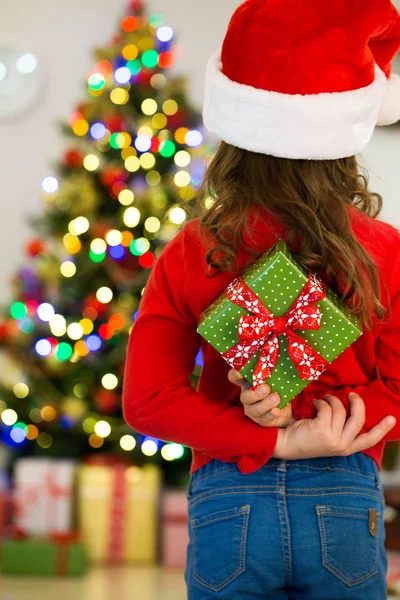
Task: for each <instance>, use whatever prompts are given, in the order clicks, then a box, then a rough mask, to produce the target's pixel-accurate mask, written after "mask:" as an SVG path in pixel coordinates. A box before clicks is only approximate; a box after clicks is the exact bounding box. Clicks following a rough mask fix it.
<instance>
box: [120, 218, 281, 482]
mask: <svg viewBox="0 0 400 600" xmlns="http://www.w3.org/2000/svg"><path fill="white" fill-rule="evenodd" d="M184 237H185V229H184V230H183V231H181V232H180V233H179V234H178V236H176V238H174V239H173V240H172V241H171V242H169V244H167V246H166V248H165V249H164V250H163V252H162V254H161V256H160V258H159V259H158V260H157V262H156V264H155V266H154V268H153V271H152V272H151V274H150V277H149V280H148V282H147V285H146V288H145V291H144V293H143V297H142V301H141V304H140V308H139V314H138V318H137V320H136V322H135V323H134V325H133V327H132V330H131V333H130V338H129V344H128V352H127V361H126V366H125V379H124V389H123V411H124V417H125V420H126V422H127V423H128V424H129V425H130V426H131V427H132V428H133V429H135V430H136V431H138V432H139V433H142V434H144V435H148V436H151V437H155V438H158V439H161V440H164V441H171V442H175V443H179V444H182V445H184V446H188V447H191V448H194V449H196V450H198V451H199V452H202V453H203V454H205V455H207V456H209V457H210V458H214V459H217V460H221V461H224V462H236V463H237V464H238V467H239V469H240V471H241V472H242V473H251V472H253V471H256V470H257V469H259V468H260V467H261V466H263V465H264V464H265V463H266V462H267V461H268V460H269V459H270V458H271V456H272V454H273V451H274V449H275V445H276V440H277V435H278V429H277V428H263V427H260V426H259V425H257V424H256V423H254V422H253V421H251V420H250V419H248V418H247V417H246V416H245V414H244V411H243V409H242V407H241V406H232V405H230V404H229V403H227V402H226V403H225V402H224V401H223V399H221V398H219V397H217V396H216V395H213V394H211V393H205V392H197V391H195V390H194V389H193V387H192V385H191V382H190V376H191V374H192V372H193V369H194V367H195V360H196V355H197V353H198V351H199V348H200V342H201V338H200V335H199V334H198V333H197V322H196V319H195V318H194V315H193V314H192V313H191V312H190V309H189V308H188V306H187V305H186V303H185V301H184V298H183V296H184V294H183V291H184V290H183V288H184V277H185V265H184V258H185V252H188V248H184V242H183V240H184ZM192 276H193V275H192Z"/></svg>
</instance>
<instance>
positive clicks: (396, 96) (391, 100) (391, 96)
mask: <svg viewBox="0 0 400 600" xmlns="http://www.w3.org/2000/svg"><path fill="white" fill-rule="evenodd" d="M399 120H400V77H399V76H398V75H391V76H390V77H389V80H388V82H387V89H386V94H385V97H384V99H383V104H382V106H381V111H380V113H379V119H378V125H392V124H393V123H396V122H397V121H399Z"/></svg>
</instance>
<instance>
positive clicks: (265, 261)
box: [197, 240, 362, 408]
mask: <svg viewBox="0 0 400 600" xmlns="http://www.w3.org/2000/svg"><path fill="white" fill-rule="evenodd" d="M197 331H198V332H199V334H200V335H201V336H202V337H203V338H204V339H206V340H207V341H208V342H209V343H210V344H211V345H212V346H213V347H214V348H216V350H218V352H219V353H220V354H221V355H222V356H223V358H224V359H225V360H226V361H227V362H228V363H229V365H230V366H231V367H233V368H234V369H236V370H237V371H240V372H241V373H242V375H243V376H244V377H245V378H246V379H247V381H248V383H249V386H250V387H251V388H252V389H255V388H256V387H257V386H258V385H261V384H262V383H264V382H267V383H268V385H269V386H270V387H271V390H272V391H273V392H276V393H278V394H279V395H280V397H281V403H280V405H279V406H280V408H283V407H284V406H286V404H288V403H289V402H291V401H292V400H293V399H294V398H295V397H296V396H297V395H298V394H299V393H300V392H301V391H302V390H303V389H304V388H305V387H307V385H309V383H311V381H315V380H317V379H318V378H319V377H320V376H321V375H322V373H323V372H324V371H325V370H326V369H327V368H328V367H329V364H330V363H332V362H333V361H334V360H335V359H336V358H337V357H338V356H339V355H340V354H342V352H344V351H345V350H346V349H347V348H348V347H349V346H350V345H351V344H353V343H354V342H355V341H356V340H357V339H358V338H359V337H360V336H361V335H362V328H361V326H360V324H359V322H358V321H357V320H356V319H355V318H354V317H353V316H352V315H351V314H349V311H348V310H347V309H346V306H345V305H344V304H343V303H342V301H341V300H340V299H339V298H338V297H337V296H336V294H335V293H334V292H333V291H332V290H331V289H329V288H328V287H327V286H326V285H325V283H324V282H323V281H322V279H321V278H320V277H319V276H317V275H314V274H309V273H307V271H305V269H304V268H303V267H302V266H301V265H300V264H299V263H298V262H297V261H296V260H295V259H294V258H293V256H292V255H291V254H290V252H289V250H288V247H287V246H286V244H285V242H283V241H282V240H279V241H278V242H277V243H276V244H275V246H273V248H271V249H270V250H269V252H267V253H266V254H264V255H263V256H262V257H261V258H260V259H259V260H258V261H257V262H256V263H255V264H254V265H253V266H252V267H251V269H250V270H248V271H247V272H246V273H245V274H244V275H242V276H241V277H238V278H236V279H235V280H234V281H233V282H232V283H231V284H230V285H229V286H228V288H227V289H226V290H225V292H224V293H223V294H222V295H221V296H220V297H219V298H217V299H216V300H215V302H213V304H211V306H210V307H209V308H208V309H207V310H206V311H204V313H203V314H202V315H201V319H200V323H199V326H198V329H197Z"/></svg>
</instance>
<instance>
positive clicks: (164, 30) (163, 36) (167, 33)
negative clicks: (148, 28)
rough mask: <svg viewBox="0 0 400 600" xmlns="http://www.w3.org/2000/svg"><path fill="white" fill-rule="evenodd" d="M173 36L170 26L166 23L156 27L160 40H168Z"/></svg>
mask: <svg viewBox="0 0 400 600" xmlns="http://www.w3.org/2000/svg"><path fill="white" fill-rule="evenodd" d="M173 36H174V31H173V29H172V27H169V26H168V25H163V26H162V27H159V28H158V29H157V38H158V39H159V40H160V42H170V41H171V40H172V38H173Z"/></svg>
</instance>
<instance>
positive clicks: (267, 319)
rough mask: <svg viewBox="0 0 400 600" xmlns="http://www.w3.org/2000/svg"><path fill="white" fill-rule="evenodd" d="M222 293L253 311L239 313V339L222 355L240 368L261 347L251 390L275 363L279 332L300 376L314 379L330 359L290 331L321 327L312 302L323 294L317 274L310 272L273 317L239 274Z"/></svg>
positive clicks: (278, 346) (323, 296) (316, 300)
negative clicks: (280, 312)
mask: <svg viewBox="0 0 400 600" xmlns="http://www.w3.org/2000/svg"><path fill="white" fill-rule="evenodd" d="M225 294H226V296H227V297H228V299H229V300H230V301H231V302H233V303H235V304H237V305H238V306H240V307H241V308H245V309H246V310H248V311H249V312H250V313H253V314H252V315H245V316H242V317H240V319H239V340H241V341H240V342H239V343H238V344H236V345H235V346H233V348H229V350H227V351H226V352H225V353H224V354H223V355H222V356H223V358H225V360H226V361H227V362H228V363H229V364H230V365H231V366H232V367H233V368H234V369H236V370H237V371H239V370H240V369H241V368H243V367H244V365H245V364H246V363H247V362H248V361H249V360H250V359H251V357H252V356H253V355H254V354H255V353H256V352H257V351H258V350H260V349H261V352H260V357H259V360H258V362H257V365H256V368H255V370H254V373H253V387H252V389H253V390H254V389H255V388H256V387H257V386H258V385H261V384H262V383H264V382H265V380H266V379H268V377H270V375H271V373H272V371H273V370H274V369H275V367H276V364H277V362H278V358H279V351H280V341H279V337H278V336H279V335H284V336H285V337H286V339H287V341H288V348H289V356H290V358H291V360H292V362H293V363H294V365H295V367H296V369H297V371H298V373H299V375H300V377H301V379H304V380H306V381H314V380H316V379H318V378H319V377H320V376H321V375H322V373H323V372H324V371H325V369H326V368H327V366H328V364H329V363H328V362H327V361H326V360H325V359H324V358H323V357H322V356H321V355H320V354H318V352H317V351H316V350H314V349H313V348H312V347H311V346H310V345H309V344H308V343H307V342H306V341H305V340H303V339H302V338H301V337H299V336H298V335H296V334H295V333H294V331H293V330H294V329H310V330H318V329H319V328H320V326H321V310H320V308H319V307H318V306H315V304H316V302H319V301H320V300H322V299H323V298H325V296H326V290H325V284H324V282H323V281H322V279H321V278H320V277H318V276H317V275H309V277H308V281H307V284H306V285H305V287H304V288H303V290H302V291H301V293H300V295H299V297H298V298H297V299H296V301H295V302H294V303H293V305H292V306H291V308H290V309H289V310H288V312H287V313H286V315H285V316H283V317H275V316H274V315H273V314H272V312H271V311H270V310H269V309H268V308H267V307H266V306H264V304H263V303H262V302H261V300H260V299H259V298H258V297H257V296H256V294H255V293H254V292H253V291H252V290H251V289H250V288H249V286H248V285H247V284H246V282H245V281H244V280H243V279H242V278H241V277H238V278H237V279H235V280H234V281H233V282H232V283H231V284H230V285H229V286H228V288H227V289H226V292H225Z"/></svg>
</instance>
